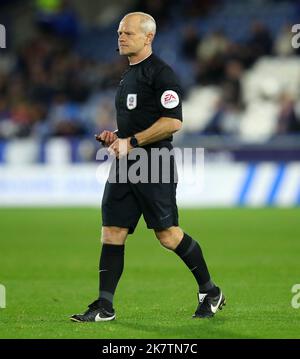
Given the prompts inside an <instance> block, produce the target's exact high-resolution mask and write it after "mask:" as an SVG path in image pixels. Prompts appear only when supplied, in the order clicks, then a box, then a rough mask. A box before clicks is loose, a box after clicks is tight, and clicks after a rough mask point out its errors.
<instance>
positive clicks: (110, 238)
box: [101, 227, 128, 245]
mask: <svg viewBox="0 0 300 359" xmlns="http://www.w3.org/2000/svg"><path fill="white" fill-rule="evenodd" d="M127 234H128V228H120V227H102V233H101V242H102V243H105V244H119V245H120V244H121V245H122V244H124V243H125V241H126V238H127Z"/></svg>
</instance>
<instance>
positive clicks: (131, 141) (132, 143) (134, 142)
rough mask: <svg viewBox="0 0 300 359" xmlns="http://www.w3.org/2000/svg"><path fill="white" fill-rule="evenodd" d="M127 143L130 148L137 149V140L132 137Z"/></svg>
mask: <svg viewBox="0 0 300 359" xmlns="http://www.w3.org/2000/svg"><path fill="white" fill-rule="evenodd" d="M129 143H130V145H131V146H132V147H139V143H138V140H137V139H136V137H134V136H132V137H130V140H129Z"/></svg>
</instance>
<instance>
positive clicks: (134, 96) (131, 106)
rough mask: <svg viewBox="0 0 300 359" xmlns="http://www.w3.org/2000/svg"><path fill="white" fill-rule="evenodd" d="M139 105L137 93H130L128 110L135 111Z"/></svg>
mask: <svg viewBox="0 0 300 359" xmlns="http://www.w3.org/2000/svg"><path fill="white" fill-rule="evenodd" d="M136 105H137V94H136V93H129V94H128V95H127V108H128V110H133V109H134V108H136Z"/></svg>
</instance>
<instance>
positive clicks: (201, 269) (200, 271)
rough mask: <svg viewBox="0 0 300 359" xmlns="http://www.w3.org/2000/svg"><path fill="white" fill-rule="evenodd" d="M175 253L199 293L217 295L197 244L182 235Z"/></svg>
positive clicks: (185, 235)
mask: <svg viewBox="0 0 300 359" xmlns="http://www.w3.org/2000/svg"><path fill="white" fill-rule="evenodd" d="M175 253H176V254H177V255H178V256H179V257H180V258H181V259H182V260H183V261H184V263H185V264H186V265H187V266H188V268H189V269H190V270H191V272H192V273H193V275H194V277H195V279H196V281H197V283H198V286H199V292H201V293H208V294H209V295H212V296H214V295H217V294H218V288H217V287H216V286H215V284H214V283H213V282H212V281H211V279H210V274H209V271H208V268H207V265H206V263H205V260H204V257H203V254H202V250H201V248H200V245H199V243H198V242H196V241H195V240H193V238H191V237H190V236H189V235H187V234H186V233H184V236H183V238H182V240H181V242H180V243H179V245H178V246H177V248H176V249H175Z"/></svg>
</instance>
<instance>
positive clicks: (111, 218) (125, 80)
mask: <svg viewBox="0 0 300 359" xmlns="http://www.w3.org/2000/svg"><path fill="white" fill-rule="evenodd" d="M155 33H156V23H155V20H154V19H153V17H152V16H150V15H148V14H145V13H141V12H136V13H130V14H127V15H126V16H125V17H124V18H123V19H122V20H121V22H120V25H119V28H118V45H119V52H120V55H124V56H127V57H128V60H129V68H128V70H127V71H126V72H125V73H124V74H123V77H122V79H121V81H120V84H119V87H118V90H117V94H116V110H117V125H118V130H117V132H110V131H104V132H102V133H101V134H100V135H98V136H97V137H96V139H97V140H98V141H101V142H102V143H103V144H104V145H105V146H107V147H108V149H109V151H110V153H112V154H114V155H115V157H116V160H115V165H116V169H117V173H118V174H119V175H121V165H120V163H121V160H122V159H124V158H126V159H128V169H130V168H132V166H133V165H134V164H136V158H135V159H134V157H132V154H134V151H136V152H137V150H141V149H143V150H144V151H145V153H146V154H147V159H146V160H145V161H146V169H147V171H146V172H147V173H148V172H151V170H152V168H153V167H151V165H152V164H151V159H153V152H152V150H153V149H159V150H162V149H164V150H168V151H172V148H173V147H172V143H171V142H172V138H173V137H172V135H173V134H174V133H175V132H177V131H178V130H180V129H181V125H182V104H181V102H182V90H181V88H180V85H179V81H178V79H177V76H176V75H175V73H174V72H173V70H172V69H171V68H170V66H168V65H167V64H166V63H164V62H163V61H162V60H161V59H159V58H158V57H157V56H155V55H154V54H152V42H153V39H154V36H155ZM165 168H168V169H170V171H169V173H168V175H169V176H167V177H168V179H169V180H168V181H164V179H163V178H162V177H163V176H161V172H163V170H164V169H165ZM158 169H159V172H160V173H159V180H158V181H156V182H153V180H152V177H151V176H150V175H149V176H148V178H147V181H132V180H131V178H130V176H129V170H127V168H126V169H125V171H127V172H126V182H125V183H124V181H123V182H122V183H121V181H120V180H118V181H116V182H114V181H109V180H108V181H107V183H106V186H105V190H104V195H103V200H102V236H101V241H102V252H101V257H100V265H99V273H100V275H99V298H98V299H97V300H95V301H94V302H93V303H92V304H90V305H89V307H88V310H87V311H86V312H85V313H83V314H76V315H73V316H72V317H71V320H72V321H75V322H94V321H96V322H98V321H99V322H100V321H110V320H113V319H115V318H116V314H115V310H114V308H113V298H114V294H115V291H116V288H117V284H118V282H119V279H120V277H121V275H122V272H123V266H124V249H125V241H126V238H127V236H128V235H130V234H132V233H133V232H134V230H135V227H136V225H137V223H138V221H139V219H140V217H141V215H143V217H144V219H145V221H146V224H147V227H148V228H149V229H152V230H153V231H154V234H155V236H156V238H157V239H158V240H159V241H160V243H161V245H162V246H163V247H165V248H167V249H169V250H170V251H173V252H175V253H176V254H177V255H178V256H179V257H180V258H181V259H182V261H183V262H184V263H185V264H186V265H187V267H188V268H189V269H190V271H191V272H192V274H193V275H194V277H195V279H196V281H197V284H198V287H199V292H198V293H197V294H198V307H197V309H196V312H195V314H194V315H193V317H194V318H208V317H212V316H214V314H215V313H216V312H217V310H218V309H221V308H222V306H223V305H225V297H224V295H223V293H222V291H221V290H220V288H219V287H217V286H216V285H215V284H214V283H213V281H212V280H211V277H210V274H209V272H208V269H207V266H206V263H205V260H204V258H203V254H202V250H201V248H200V246H199V244H198V242H196V241H195V240H194V239H192V238H191V237H190V236H189V235H188V234H186V233H184V232H183V230H182V229H181V228H180V227H179V224H178V210H177V205H176V186H177V180H176V165H175V162H174V157H173V156H169V157H167V158H163V159H162V163H159V165H158ZM150 177H151V179H150Z"/></svg>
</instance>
